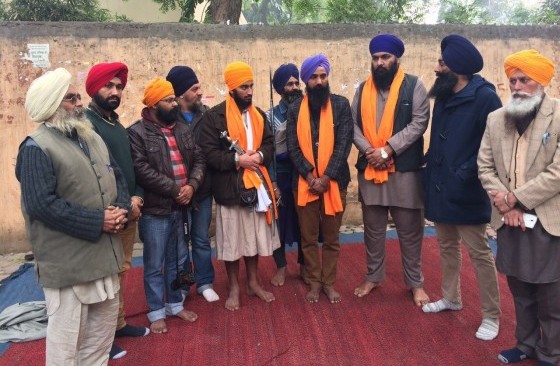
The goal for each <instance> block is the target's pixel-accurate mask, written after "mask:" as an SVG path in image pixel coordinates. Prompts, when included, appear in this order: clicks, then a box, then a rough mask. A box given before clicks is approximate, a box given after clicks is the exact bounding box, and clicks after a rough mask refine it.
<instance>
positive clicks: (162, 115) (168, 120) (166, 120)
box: [156, 105, 179, 126]
mask: <svg viewBox="0 0 560 366" xmlns="http://www.w3.org/2000/svg"><path fill="white" fill-rule="evenodd" d="M178 113H179V106H175V107H173V108H171V109H169V110H166V109H165V108H162V107H161V106H160V105H158V106H157V107H156V118H157V119H158V121H160V122H162V123H163V124H164V125H166V126H169V125H171V124H173V123H175V122H176V121H177V119H178Z"/></svg>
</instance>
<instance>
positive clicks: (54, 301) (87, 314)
mask: <svg viewBox="0 0 560 366" xmlns="http://www.w3.org/2000/svg"><path fill="white" fill-rule="evenodd" d="M45 301H46V304H47V315H48V317H49V320H48V325H47V351H46V365H48V366H50V365H65V366H66V365H76V366H78V365H84V366H89V365H92V366H93V365H95V366H98V365H107V363H108V362H109V351H110V350H111V345H112V343H113V338H114V336H115V325H116V320H117V312H118V307H119V300H118V297H116V296H115V297H114V298H113V299H111V300H105V301H103V302H99V303H95V304H89V305H88V304H82V303H81V302H80V300H78V298H77V297H76V295H75V293H74V289H73V288H72V286H70V287H65V288H62V289H60V290H58V291H57V290H52V289H50V290H49V289H46V291H45Z"/></svg>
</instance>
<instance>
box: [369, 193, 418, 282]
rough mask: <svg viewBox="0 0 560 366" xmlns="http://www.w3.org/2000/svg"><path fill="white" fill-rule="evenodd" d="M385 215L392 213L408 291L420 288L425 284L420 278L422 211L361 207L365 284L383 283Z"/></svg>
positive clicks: (386, 207)
mask: <svg viewBox="0 0 560 366" xmlns="http://www.w3.org/2000/svg"><path fill="white" fill-rule="evenodd" d="M388 212H391V217H392V218H393V221H394V222H395V227H396V229H397V235H398V236H399V244H400V249H401V260H402V266H403V271H404V281H405V283H406V285H407V286H408V287H411V288H420V287H422V286H423V284H424V276H423V275H422V239H423V238H424V216H423V213H422V209H410V208H402V207H396V206H390V207H389V206H378V205H365V204H363V203H362V214H363V218H364V242H365V245H366V262H367V274H366V280H367V281H370V282H381V281H383V280H384V279H385V238H386V235H387V221H388V218H389V217H388Z"/></svg>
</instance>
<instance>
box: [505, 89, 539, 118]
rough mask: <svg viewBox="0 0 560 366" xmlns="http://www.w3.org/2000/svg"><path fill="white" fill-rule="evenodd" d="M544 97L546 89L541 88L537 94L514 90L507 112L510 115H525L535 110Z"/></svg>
mask: <svg viewBox="0 0 560 366" xmlns="http://www.w3.org/2000/svg"><path fill="white" fill-rule="evenodd" d="M543 98H544V90H542V89H539V90H538V91H536V92H535V94H533V95H530V94H528V93H524V92H514V93H512V94H511V98H510V99H509V102H508V104H507V105H506V113H507V115H508V116H509V117H514V118H515V117H524V116H526V115H528V114H529V113H531V112H533V111H535V110H536V109H537V107H538V106H539V105H540V104H541V102H542V100H543Z"/></svg>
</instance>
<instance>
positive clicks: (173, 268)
mask: <svg viewBox="0 0 560 366" xmlns="http://www.w3.org/2000/svg"><path fill="white" fill-rule="evenodd" d="M138 231H139V233H140V237H141V238H142V240H143V242H144V292H145V293H146V300H147V302H148V307H149V308H150V312H149V313H148V319H149V320H150V322H154V321H156V320H159V319H165V317H166V315H175V314H177V313H178V312H180V311H181V310H183V298H182V296H181V290H180V289H177V290H173V289H172V288H171V283H172V282H173V281H174V280H175V278H176V277H177V260H178V261H179V267H178V268H183V266H184V262H185V258H187V256H188V251H187V246H186V244H185V237H184V233H183V217H182V214H181V210H177V211H174V212H172V213H170V214H168V215H142V217H141V218H140V222H139V223H138ZM164 299H165V300H164Z"/></svg>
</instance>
